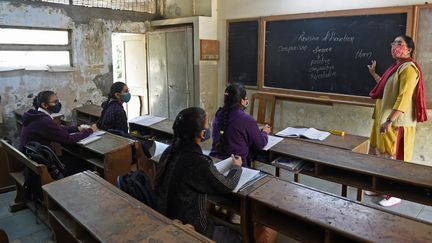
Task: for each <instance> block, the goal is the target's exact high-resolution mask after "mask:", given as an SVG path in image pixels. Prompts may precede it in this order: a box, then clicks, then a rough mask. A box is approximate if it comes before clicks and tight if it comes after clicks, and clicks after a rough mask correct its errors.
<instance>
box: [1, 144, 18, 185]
mask: <svg viewBox="0 0 432 243" xmlns="http://www.w3.org/2000/svg"><path fill="white" fill-rule="evenodd" d="M13 190H15V182H14V180H13V179H12V177H11V176H10V174H9V165H8V155H7V153H6V151H5V149H4V148H3V146H1V144H0V193H4V192H8V191H13Z"/></svg>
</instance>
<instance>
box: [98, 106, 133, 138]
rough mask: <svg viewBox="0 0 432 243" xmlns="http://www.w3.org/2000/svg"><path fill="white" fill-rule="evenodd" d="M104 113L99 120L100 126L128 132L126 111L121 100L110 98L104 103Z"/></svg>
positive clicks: (105, 128) (106, 129) (107, 129)
mask: <svg viewBox="0 0 432 243" xmlns="http://www.w3.org/2000/svg"><path fill="white" fill-rule="evenodd" d="M102 108H103V110H102V114H101V117H100V119H99V121H98V122H97V126H98V128H100V129H102V130H105V131H109V130H117V131H121V132H123V133H125V134H126V133H128V125H127V115H126V111H125V110H124V109H123V106H122V104H121V103H120V102H118V101H117V100H114V99H110V100H108V101H106V102H104V103H102Z"/></svg>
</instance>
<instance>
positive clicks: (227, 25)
mask: <svg viewBox="0 0 432 243" xmlns="http://www.w3.org/2000/svg"><path fill="white" fill-rule="evenodd" d="M250 21H256V22H257V24H258V35H257V40H258V49H257V54H258V59H257V84H256V85H253V86H249V85H246V87H247V88H248V89H259V78H260V77H259V74H260V72H259V68H260V67H261V65H260V63H261V62H262V58H261V56H260V53H261V50H260V48H262V46H261V38H262V33H261V18H260V17H257V18H244V19H228V20H227V21H226V45H225V46H226V54H225V56H226V62H225V70H226V72H225V81H226V84H227V85H228V84H229V70H228V65H229V60H228V59H229V48H230V47H229V25H230V24H231V23H239V22H250Z"/></svg>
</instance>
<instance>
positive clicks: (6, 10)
mask: <svg viewBox="0 0 432 243" xmlns="http://www.w3.org/2000/svg"><path fill="white" fill-rule="evenodd" d="M153 18H154V15H150V14H146V13H134V12H126V11H113V10H109V9H97V8H86V7H77V6H67V5H62V4H49V3H41V2H30V1H28V2H27V1H26V2H25V3H23V2H21V1H20V2H17V1H15V2H12V1H11V2H9V1H0V25H5V26H26V27H44V28H62V29H71V30H72V33H71V43H72V62H73V66H74V71H70V72H47V71H9V72H0V97H1V106H3V115H4V118H5V119H4V121H5V126H4V127H5V129H3V130H5V131H6V132H5V134H4V136H6V137H9V138H14V137H17V136H18V134H16V129H15V120H14V119H13V111H14V110H16V109H19V108H23V107H28V106H31V104H32V100H33V97H34V96H35V95H37V93H38V92H39V91H41V90H46V89H50V90H54V91H55V92H57V93H58V96H59V98H60V99H61V102H62V104H63V108H62V112H63V113H65V114H66V116H67V117H68V118H70V115H71V110H72V109H73V108H75V107H77V106H80V105H82V104H84V103H87V102H91V103H94V104H100V103H101V102H102V101H103V99H104V98H103V96H104V95H105V96H106V94H107V93H108V92H109V87H110V86H111V84H112V82H113V81H112V80H113V73H112V54H111V35H112V33H113V32H129V33H144V32H145V31H146V29H147V28H146V21H148V20H151V19H153Z"/></svg>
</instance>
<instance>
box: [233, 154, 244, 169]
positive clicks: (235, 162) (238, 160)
mask: <svg viewBox="0 0 432 243" xmlns="http://www.w3.org/2000/svg"><path fill="white" fill-rule="evenodd" d="M231 158H232V160H233V162H232V163H233V165H238V166H241V165H242V163H243V162H242V158H241V157H240V156H238V155H234V154H231Z"/></svg>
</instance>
